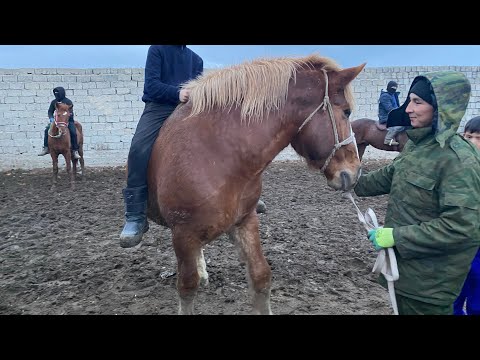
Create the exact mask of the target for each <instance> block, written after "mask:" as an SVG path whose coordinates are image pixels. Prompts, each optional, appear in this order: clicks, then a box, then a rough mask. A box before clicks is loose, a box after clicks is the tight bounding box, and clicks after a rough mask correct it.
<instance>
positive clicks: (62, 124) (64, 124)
mask: <svg viewBox="0 0 480 360" xmlns="http://www.w3.org/2000/svg"><path fill="white" fill-rule="evenodd" d="M62 115H69V116H70V114H69V113H68V112H67V111H65V112H64V113H63V114H62ZM54 123H55V126H56V127H57V128H58V130H59V131H58V134H57V135H52V133H51V132H52V127H51V126H50V129H49V130H48V136H50V137H52V138H59V137H60V136H62V135H63V132H62V131H60V128H61V127H63V128H66V127H68V119H67V121H59V120H58V113H57V111H56V110H55V114H54Z"/></svg>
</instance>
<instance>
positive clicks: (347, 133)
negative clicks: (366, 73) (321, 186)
mask: <svg viewBox="0 0 480 360" xmlns="http://www.w3.org/2000/svg"><path fill="white" fill-rule="evenodd" d="M314 60H317V62H316V63H312V64H311V66H308V67H304V68H303V69H299V71H298V72H297V76H296V82H295V85H294V86H292V87H291V89H289V96H291V97H293V98H298V99H297V100H295V101H294V102H293V104H294V106H297V107H299V108H302V109H304V110H303V111H302V117H301V119H300V121H301V123H300V126H299V128H298V131H297V133H296V135H295V136H294V137H293V139H292V141H291V145H292V147H293V148H294V149H295V151H296V152H297V153H298V154H300V155H301V156H302V157H304V158H305V159H306V161H307V164H308V166H309V167H311V168H315V169H320V170H321V171H322V172H323V173H324V174H325V177H326V178H327V184H328V185H329V186H330V187H332V188H333V189H335V190H343V191H347V190H350V189H351V188H353V186H354V185H355V183H356V181H357V179H358V177H359V176H360V174H361V168H360V159H359V156H358V151H357V146H356V143H355V137H354V134H353V132H352V129H351V126H350V121H349V116H350V113H351V112H352V106H353V97H352V93H351V89H350V83H351V82H352V80H353V79H355V78H356V77H357V76H358V74H359V73H360V72H361V71H362V70H363V68H364V67H365V64H362V65H359V66H357V67H351V68H347V69H343V70H342V69H340V68H338V66H336V64H335V63H334V62H333V61H330V60H329V59H326V58H314ZM303 116H304V117H303Z"/></svg>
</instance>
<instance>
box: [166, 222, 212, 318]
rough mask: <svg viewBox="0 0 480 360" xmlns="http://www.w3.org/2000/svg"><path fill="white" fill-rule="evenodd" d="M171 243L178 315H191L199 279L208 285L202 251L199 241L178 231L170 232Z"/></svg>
mask: <svg viewBox="0 0 480 360" xmlns="http://www.w3.org/2000/svg"><path fill="white" fill-rule="evenodd" d="M172 242H173V247H174V249H175V254H176V256H177V291H178V296H179V298H180V303H179V308H178V314H179V315H193V311H194V310H193V307H194V301H195V297H196V295H197V291H198V287H199V285H200V279H201V278H203V280H204V283H208V275H205V274H206V264H205V259H204V257H203V250H202V248H201V246H200V240H199V239H197V238H196V237H195V236H193V235H185V234H183V233H182V231H181V230H179V229H177V230H175V231H174V232H172ZM197 244H199V245H198V246H197Z"/></svg>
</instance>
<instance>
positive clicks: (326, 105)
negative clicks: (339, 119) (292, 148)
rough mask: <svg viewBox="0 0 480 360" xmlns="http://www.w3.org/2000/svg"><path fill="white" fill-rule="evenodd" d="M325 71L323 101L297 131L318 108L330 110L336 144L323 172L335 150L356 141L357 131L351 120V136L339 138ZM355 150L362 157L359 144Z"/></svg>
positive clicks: (324, 165)
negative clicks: (354, 129) (343, 138)
mask: <svg viewBox="0 0 480 360" xmlns="http://www.w3.org/2000/svg"><path fill="white" fill-rule="evenodd" d="M322 71H323V74H324V75H325V96H324V98H323V101H322V102H321V104H320V105H318V107H317V108H316V109H315V110H313V112H312V113H311V114H310V115H309V116H308V117H307V118H306V119H305V120H304V121H303V123H302V125H300V127H299V128H298V131H297V134H299V133H300V131H301V130H302V129H303V127H304V126H305V125H307V124H308V122H309V121H310V120H312V118H313V115H315V114H316V113H317V111H318V110H320V108H322V107H323V111H325V110H328V115H329V117H330V120H331V122H332V128H333V135H334V137H335V145H334V146H333V149H332V152H331V153H330V155H329V156H328V157H327V160H325V163H324V164H323V166H322V168H321V169H320V171H321V172H324V171H325V169H326V168H327V166H328V164H330V161H331V160H332V158H333V156H334V155H335V152H336V151H337V150H338V149H340V148H341V147H342V146H344V145H348V144H350V143H351V142H354V141H355V133H354V132H353V130H352V124H351V122H350V121H349V125H350V136H349V137H347V138H346V139H345V140H343V141H341V142H340V140H339V137H338V130H337V124H336V122H335V115H334V113H333V108H332V104H331V103H330V98H329V97H328V75H327V72H326V70H325V69H322ZM355 150H356V153H357V157H358V159H360V156H359V154H358V148H357V146H355Z"/></svg>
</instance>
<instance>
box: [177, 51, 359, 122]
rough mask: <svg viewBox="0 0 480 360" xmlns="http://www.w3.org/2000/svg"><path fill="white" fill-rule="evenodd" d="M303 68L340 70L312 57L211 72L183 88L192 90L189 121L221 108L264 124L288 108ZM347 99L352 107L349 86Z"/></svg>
mask: <svg viewBox="0 0 480 360" xmlns="http://www.w3.org/2000/svg"><path fill="white" fill-rule="evenodd" d="M303 67H309V68H314V67H320V68H323V69H325V70H326V71H329V70H334V71H338V70H341V69H340V67H339V66H338V65H337V63H336V62H335V61H333V60H332V59H330V58H326V57H321V56H319V55H316V54H313V55H309V56H307V57H303V58H286V57H282V58H270V59H268V58H262V59H257V60H253V61H250V62H244V63H242V64H239V65H234V66H231V67H226V68H222V69H215V70H210V71H208V72H204V73H203V74H202V75H200V76H199V77H197V78H196V79H194V80H190V81H189V82H187V83H185V84H183V85H182V88H183V89H189V90H190V99H189V102H191V103H192V111H191V113H190V115H189V116H188V117H191V116H195V115H198V114H200V113H202V112H204V111H208V110H211V109H212V108H213V107H215V106H218V107H220V108H221V109H224V110H225V109H227V108H228V109H229V111H230V109H231V108H232V107H233V106H235V107H236V108H238V107H239V106H240V107H241V110H240V114H241V117H240V119H241V120H246V119H248V122H250V121H255V122H261V121H262V119H263V118H264V117H265V116H268V114H269V113H270V111H272V109H273V110H280V109H282V108H283V106H284V105H285V102H286V99H287V95H288V84H289V81H290V79H291V78H292V77H293V79H294V81H296V73H297V71H298V70H299V69H300V68H303ZM345 98H346V99H347V102H348V103H349V104H350V105H353V95H352V91H351V89H350V87H349V86H347V88H346V89H345Z"/></svg>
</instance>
